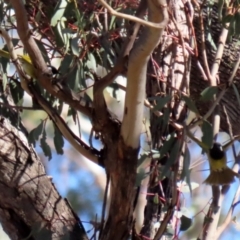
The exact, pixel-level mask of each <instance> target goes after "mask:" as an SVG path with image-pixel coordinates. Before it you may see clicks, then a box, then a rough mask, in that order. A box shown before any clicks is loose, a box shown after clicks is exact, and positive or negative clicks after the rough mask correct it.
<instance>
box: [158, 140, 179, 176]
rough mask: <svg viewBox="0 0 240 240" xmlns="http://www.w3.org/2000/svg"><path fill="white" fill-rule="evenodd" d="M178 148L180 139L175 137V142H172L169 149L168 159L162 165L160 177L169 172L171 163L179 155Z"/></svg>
mask: <svg viewBox="0 0 240 240" xmlns="http://www.w3.org/2000/svg"><path fill="white" fill-rule="evenodd" d="M179 150H180V141H179V140H178V139H175V144H174V146H173V148H172V149H171V152H170V156H169V158H168V161H167V162H166V164H165V166H164V167H163V170H162V172H161V178H163V177H164V176H167V175H168V173H169V172H170V169H171V167H172V165H173V164H174V163H175V162H176V160H177V157H178V155H179Z"/></svg>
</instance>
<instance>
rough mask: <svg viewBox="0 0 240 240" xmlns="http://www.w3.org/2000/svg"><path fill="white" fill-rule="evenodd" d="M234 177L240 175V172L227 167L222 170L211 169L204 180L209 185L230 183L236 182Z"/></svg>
mask: <svg viewBox="0 0 240 240" xmlns="http://www.w3.org/2000/svg"><path fill="white" fill-rule="evenodd" d="M234 177H239V174H238V173H236V172H234V171H233V170H232V169H231V168H229V167H226V168H224V169H221V171H213V170H211V172H210V175H209V176H208V177H207V179H206V180H205V181H204V183H206V184H208V185H217V186H218V185H229V184H231V183H232V182H234Z"/></svg>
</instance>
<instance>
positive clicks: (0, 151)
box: [0, 117, 87, 240]
mask: <svg viewBox="0 0 240 240" xmlns="http://www.w3.org/2000/svg"><path fill="white" fill-rule="evenodd" d="M0 192H1V198H0V222H1V223H2V226H3V229H4V230H5V231H6V233H7V234H8V235H9V237H10V238H11V239H12V240H14V239H16V240H18V239H23V238H26V237H28V236H30V237H29V239H40V238H41V236H42V238H41V239H43V238H47V239H87V237H86V234H85V231H84V228H83V226H82V224H81V222H80V220H79V218H78V217H77V216H76V215H75V214H74V212H73V210H72V209H71V207H70V205H69V204H68V202H67V201H66V200H65V199H63V198H62V197H61V196H60V195H59V194H58V192H57V190H56V188H55V186H54V184H53V183H52V180H51V178H50V177H49V176H47V175H46V172H45V169H44V166H43V164H42V163H41V161H40V159H39V158H38V156H37V155H36V152H35V151H34V149H33V148H32V146H30V145H29V144H28V141H27V139H26V137H25V136H24V134H23V133H22V132H20V131H18V130H17V129H16V128H15V127H13V126H12V125H11V124H10V122H9V121H8V120H7V119H5V118H3V117H0ZM43 236H44V237H43Z"/></svg>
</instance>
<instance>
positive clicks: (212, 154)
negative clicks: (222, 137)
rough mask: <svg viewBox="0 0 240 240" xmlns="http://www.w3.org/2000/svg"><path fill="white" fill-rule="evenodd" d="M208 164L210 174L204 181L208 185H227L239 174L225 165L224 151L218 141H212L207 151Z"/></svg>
mask: <svg viewBox="0 0 240 240" xmlns="http://www.w3.org/2000/svg"><path fill="white" fill-rule="evenodd" d="M207 155H208V160H209V164H210V174H209V176H208V177H207V179H206V180H205V181H204V183H206V184H209V185H229V184H231V183H232V182H234V177H239V174H238V173H236V172H234V171H233V170H232V169H231V168H229V167H228V166H227V158H226V153H225V151H224V150H223V147H222V145H221V144H220V143H217V142H215V143H213V146H212V148H210V149H209V150H208V152H207Z"/></svg>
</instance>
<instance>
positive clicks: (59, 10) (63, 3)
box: [51, 0, 68, 27]
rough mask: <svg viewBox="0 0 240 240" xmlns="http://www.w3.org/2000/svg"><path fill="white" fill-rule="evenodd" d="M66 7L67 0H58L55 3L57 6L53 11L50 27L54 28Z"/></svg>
mask: <svg viewBox="0 0 240 240" xmlns="http://www.w3.org/2000/svg"><path fill="white" fill-rule="evenodd" d="M67 5H68V1H67V0H60V1H58V2H57V5H56V7H55V9H54V15H53V16H52V18H51V26H53V27H55V26H56V25H57V23H58V21H60V20H61V18H62V17H63V16H64V12H65V9H66V6H67Z"/></svg>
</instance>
